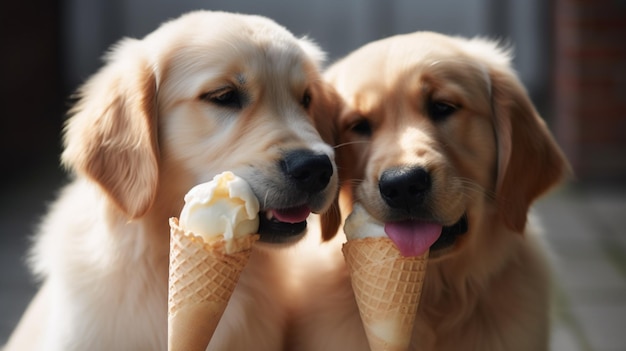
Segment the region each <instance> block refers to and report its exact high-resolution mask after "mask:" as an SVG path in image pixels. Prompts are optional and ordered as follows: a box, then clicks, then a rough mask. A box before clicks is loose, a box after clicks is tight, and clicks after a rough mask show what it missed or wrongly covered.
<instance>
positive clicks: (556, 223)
mask: <svg viewBox="0 0 626 351" xmlns="http://www.w3.org/2000/svg"><path fill="white" fill-rule="evenodd" d="M44 174H46V177H45V178H42V174H41V173H40V174H33V175H32V176H30V177H26V178H22V179H20V180H19V181H17V182H15V184H14V185H12V186H11V187H9V188H5V189H2V191H1V192H0V193H1V194H2V196H1V198H0V228H2V229H1V231H0V345H2V344H3V343H4V342H5V341H6V339H7V338H8V336H9V334H10V333H11V330H12V328H13V327H14V325H15V323H17V321H18V319H19V317H20V315H21V313H22V312H23V310H24V308H25V306H26V305H27V303H28V301H29V300H30V298H31V297H32V295H33V294H34V291H35V287H36V285H35V283H34V282H33V281H32V279H31V278H30V277H29V275H28V273H27V271H26V269H25V266H24V255H25V251H26V247H27V245H28V235H29V234H30V233H32V231H33V229H34V227H35V226H36V223H37V218H38V217H39V216H40V215H41V214H42V213H43V212H44V211H45V207H46V203H47V202H49V201H51V200H52V199H53V198H54V194H55V191H56V188H57V187H58V185H59V184H61V183H62V182H63V179H62V177H61V176H60V175H59V174H58V172H56V171H51V172H49V173H44ZM48 174H49V175H48ZM42 179H45V181H42ZM536 212H537V213H538V214H540V217H541V218H542V221H543V223H544V226H545V228H546V229H547V230H546V239H547V242H548V243H549V245H550V246H551V248H552V251H553V252H554V267H555V277H556V282H557V289H556V293H555V296H556V301H557V303H556V304H555V311H554V312H555V313H554V315H555V323H554V325H555V326H554V332H553V339H552V350H554V351H591V350H593V351H623V350H626V229H625V228H626V189H620V190H616V189H593V190H590V189H584V188H580V187H571V186H570V187H566V188H563V189H561V190H559V191H557V192H555V193H553V194H552V195H550V196H548V197H546V198H544V199H543V200H541V201H540V202H539V203H538V204H537V206H536Z"/></svg>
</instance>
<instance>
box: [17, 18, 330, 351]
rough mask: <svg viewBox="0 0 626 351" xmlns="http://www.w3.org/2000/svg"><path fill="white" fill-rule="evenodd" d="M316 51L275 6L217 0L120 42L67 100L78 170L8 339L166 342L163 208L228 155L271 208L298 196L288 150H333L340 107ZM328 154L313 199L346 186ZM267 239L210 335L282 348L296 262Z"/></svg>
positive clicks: (70, 146)
mask: <svg viewBox="0 0 626 351" xmlns="http://www.w3.org/2000/svg"><path fill="white" fill-rule="evenodd" d="M322 59H323V54H322V53H321V51H320V50H319V49H318V48H317V47H316V46H315V45H314V44H313V43H311V42H310V41H308V40H306V39H297V38H295V37H293V36H292V35H291V34H290V33H289V32H287V31H286V30H285V29H284V28H283V27H280V26H279V25H277V24H275V23H274V22H272V21H270V20H268V19H266V18H262V17H258V16H246V15H236V14H227V13H220V12H195V13H191V14H187V15H185V16H183V17H181V18H179V19H176V20H174V21H171V22H168V23H166V24H164V25H162V26H161V27H160V28H159V29H157V30H156V31H155V32H153V33H151V34H149V35H148V36H146V37H145V38H144V39H141V40H135V39H125V40H122V41H121V42H120V43H119V44H118V45H117V46H116V47H114V49H113V50H112V51H111V53H110V54H109V55H108V56H107V60H106V65H105V66H104V67H103V68H102V69H101V70H100V71H99V72H98V73H97V74H96V75H94V76H93V77H92V78H91V79H90V80H89V81H88V82H87V83H86V84H85V85H84V86H83V87H82V88H81V89H80V91H79V94H78V95H79V96H78V98H79V100H78V102H77V104H76V106H75V107H74V109H73V110H72V111H71V116H70V118H69V120H68V123H67V126H66V129H65V139H64V140H65V150H64V152H63V155H62V161H63V164H64V165H65V166H67V168H68V169H70V170H71V172H72V173H73V174H74V179H73V180H72V181H71V182H70V183H69V184H68V185H67V186H66V187H65V188H64V189H63V190H62V192H61V194H60V197H59V199H58V200H57V201H56V202H55V203H54V204H52V206H51V209H50V213H49V214H48V215H47V216H46V218H45V219H44V221H43V223H42V225H41V228H40V232H39V234H38V235H37V236H36V238H35V242H34V248H33V251H32V263H33V268H34V271H35V272H36V274H37V275H38V276H39V277H40V278H41V279H42V287H41V289H40V291H39V292H38V294H37V296H36V297H35V299H34V301H33V302H32V304H31V306H30V307H29V309H28V310H27V312H26V313H25V315H24V317H23V319H22V321H21V322H20V324H19V325H18V327H17V329H16V331H15V332H14V334H13V336H12V337H11V339H10V341H9V344H8V345H7V350H20V351H24V350H40V349H41V350H64V351H67V350H81V351H82V350H151V351H154V350H165V349H166V338H167V276H168V273H167V271H168V243H169V226H168V218H170V217H172V216H178V214H179V213H180V210H181V208H182V205H183V196H184V194H185V193H186V192H187V190H189V189H190V188H191V187H192V186H194V185H195V184H198V183H201V182H205V181H208V180H210V179H211V178H212V177H213V176H214V175H215V174H217V173H220V172H222V171H225V170H230V171H233V172H234V173H236V174H238V175H239V176H241V177H243V178H245V179H246V180H248V182H249V183H250V185H251V187H252V188H253V190H254V191H255V193H257V197H259V200H260V202H261V206H262V207H263V208H265V209H267V208H271V207H272V206H284V207H287V206H289V205H290V204H291V206H295V205H298V204H299V203H300V202H302V201H304V200H303V199H302V198H293V197H294V195H292V194H291V193H290V191H289V190H288V189H286V188H285V186H286V184H287V183H288V182H287V181H286V180H285V175H284V174H282V173H281V170H280V160H281V157H283V155H284V154H285V153H286V152H289V151H290V150H296V149H306V150H310V151H312V152H315V153H317V154H322V155H327V156H328V157H329V158H330V160H333V159H334V153H333V150H332V148H331V147H330V146H328V145H327V144H326V143H324V142H323V141H322V138H320V133H321V134H322V136H323V137H325V138H328V140H330V138H331V137H332V133H333V130H332V125H333V124H332V123H331V122H328V121H327V120H328V119H329V118H331V117H332V112H333V111H332V110H329V109H328V108H336V104H335V103H334V102H333V100H332V99H334V96H333V94H332V90H331V89H329V88H328V87H327V86H326V85H325V83H323V81H322V78H321V76H320V75H319V73H318V68H317V67H318V64H319V62H320V61H321V60H322ZM233 92H235V93H237V94H242V96H244V95H245V98H244V97H241V99H239V100H237V99H233V95H232V93H233ZM228 104H231V105H232V106H229V105H228ZM239 104H240V105H239ZM316 126H318V127H319V130H316ZM333 169H334V172H333V176H332V177H331V178H330V181H329V183H328V185H327V186H326V188H325V189H323V191H320V192H319V193H317V194H314V195H311V197H310V198H308V199H307V204H308V206H309V207H310V208H311V209H312V210H313V211H314V212H323V211H325V210H326V209H328V208H329V206H330V204H331V202H332V201H333V199H334V198H335V197H336V193H337V184H338V182H337V175H336V174H337V170H336V168H335V167H334V166H333ZM328 219H330V220H328ZM338 219H339V218H338V217H337V214H336V213H334V216H333V215H331V214H329V216H327V220H328V221H326V222H325V227H326V228H327V229H328V230H329V231H334V230H335V229H336V228H337V225H338V223H337V220H338ZM270 246H271V244H259V245H258V246H257V247H256V248H255V250H254V253H253V254H252V257H251V260H250V263H249V265H248V268H247V269H246V270H245V271H244V272H243V274H242V276H241V281H240V283H239V286H238V287H237V289H236V290H235V292H234V294H233V297H232V300H231V302H230V304H229V305H228V308H227V309H226V312H225V314H224V316H223V319H222V321H221V323H220V325H219V327H218V329H217V331H216V333H215V336H214V338H213V340H212V342H211V345H210V347H209V349H211V350H227V349H228V350H279V349H281V348H282V346H283V342H284V337H283V335H284V325H285V320H286V318H287V317H286V316H287V314H288V312H287V307H285V300H288V296H287V295H288V294H287V292H286V290H285V284H286V283H285V279H284V271H285V270H286V269H287V268H288V267H289V265H288V264H287V263H284V262H283V261H282V260H283V258H284V257H283V256H281V253H280V252H279V251H278V250H274V249H272V248H271V247H270Z"/></svg>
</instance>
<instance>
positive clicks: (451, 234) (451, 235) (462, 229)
mask: <svg viewBox="0 0 626 351" xmlns="http://www.w3.org/2000/svg"><path fill="white" fill-rule="evenodd" d="M468 230H469V223H468V221H467V214H464V215H463V216H461V218H460V219H459V220H458V221H457V222H456V223H454V224H453V225H450V226H447V227H443V229H442V230H441V235H440V236H439V239H437V241H435V243H433V245H432V246H431V247H430V249H431V250H439V249H444V248H446V247H449V246H452V245H453V244H454V243H455V242H456V239H457V238H458V237H459V236H461V235H463V234H465V233H467V231H468Z"/></svg>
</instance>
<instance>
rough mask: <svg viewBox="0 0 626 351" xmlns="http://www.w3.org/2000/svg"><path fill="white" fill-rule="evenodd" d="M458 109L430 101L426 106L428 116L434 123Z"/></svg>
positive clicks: (448, 104) (450, 105) (443, 103)
mask: <svg viewBox="0 0 626 351" xmlns="http://www.w3.org/2000/svg"><path fill="white" fill-rule="evenodd" d="M457 110H458V107H457V106H455V105H453V104H451V103H448V102H441V101H431V102H430V103H429V104H428V115H429V116H430V117H431V118H432V119H433V120H435V121H440V120H443V119H445V118H446V117H448V116H450V115H451V114H453V113H455V112H456V111H457Z"/></svg>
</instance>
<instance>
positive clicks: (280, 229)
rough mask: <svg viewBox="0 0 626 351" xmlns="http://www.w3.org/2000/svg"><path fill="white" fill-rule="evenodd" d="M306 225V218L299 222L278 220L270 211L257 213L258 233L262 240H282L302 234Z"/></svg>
mask: <svg viewBox="0 0 626 351" xmlns="http://www.w3.org/2000/svg"><path fill="white" fill-rule="evenodd" d="M306 227H307V222H306V219H305V220H303V221H301V222H294V223H287V222H280V221H278V220H277V219H276V217H275V216H274V215H273V214H272V212H271V211H264V212H262V213H261V214H260V215H259V234H260V236H261V238H260V240H261V241H263V242H282V241H285V240H283V239H288V238H290V237H295V236H297V235H300V234H302V233H303V232H304V231H305V229H306Z"/></svg>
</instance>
